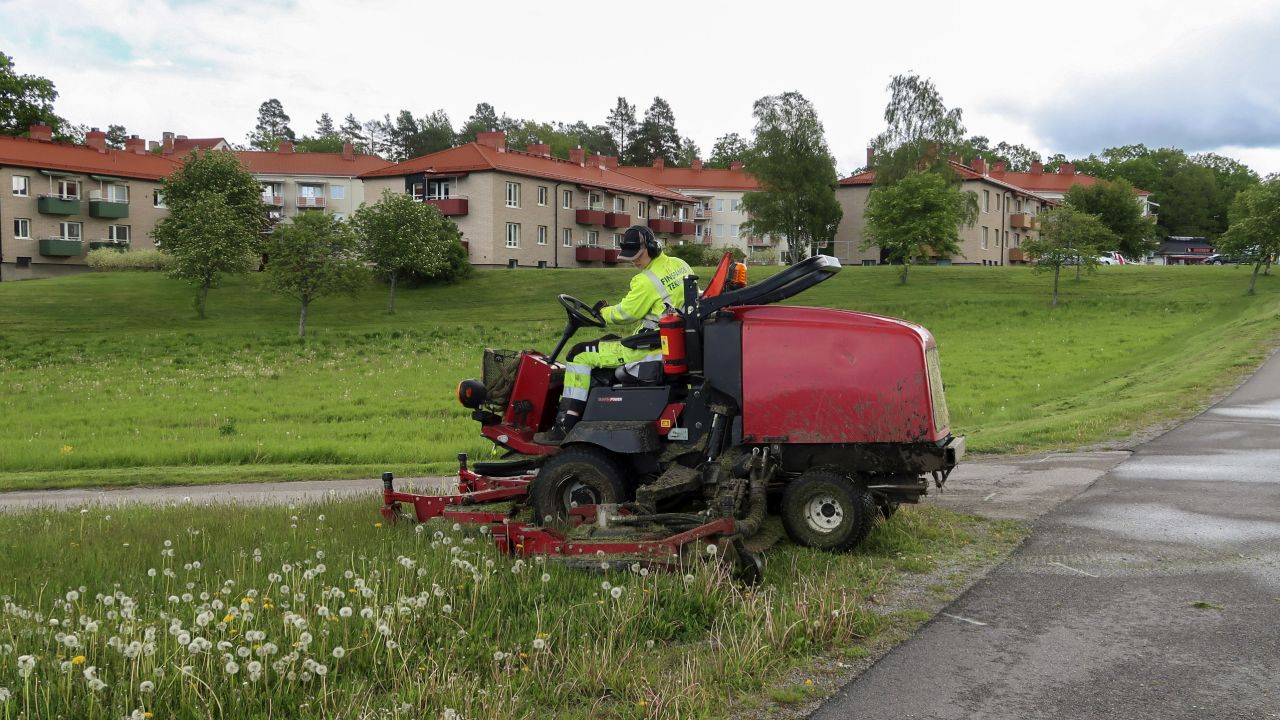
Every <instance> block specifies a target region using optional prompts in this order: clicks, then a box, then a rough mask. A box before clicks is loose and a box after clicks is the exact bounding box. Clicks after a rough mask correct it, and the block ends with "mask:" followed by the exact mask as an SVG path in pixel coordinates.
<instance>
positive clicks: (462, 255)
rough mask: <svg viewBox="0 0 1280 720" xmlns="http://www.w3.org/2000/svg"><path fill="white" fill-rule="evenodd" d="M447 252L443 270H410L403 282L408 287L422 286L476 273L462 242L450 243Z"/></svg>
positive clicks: (454, 279) (447, 281)
mask: <svg viewBox="0 0 1280 720" xmlns="http://www.w3.org/2000/svg"><path fill="white" fill-rule="evenodd" d="M446 252H447V253H448V255H447V257H446V260H445V266H444V268H443V269H442V270H440V271H439V272H436V273H432V274H425V273H421V272H416V271H412V270H410V271H408V272H406V273H405V278H404V280H402V281H401V282H402V283H403V284H404V285H406V286H408V287H421V286H423V285H430V284H432V283H451V282H457V281H458V280H464V279H466V278H469V277H471V275H472V274H473V273H475V268H474V267H472V266H471V260H470V259H469V258H468V257H467V249H466V248H465V247H463V246H462V243H456V242H455V243H450V244H449V249H448V250H447V251H446Z"/></svg>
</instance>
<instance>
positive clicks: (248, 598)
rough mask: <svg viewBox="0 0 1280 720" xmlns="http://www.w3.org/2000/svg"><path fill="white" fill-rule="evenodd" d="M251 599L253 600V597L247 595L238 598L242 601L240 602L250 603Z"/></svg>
mask: <svg viewBox="0 0 1280 720" xmlns="http://www.w3.org/2000/svg"><path fill="white" fill-rule="evenodd" d="M253 601H254V600H253V598H251V597H247V598H240V602H242V603H251V602H253Z"/></svg>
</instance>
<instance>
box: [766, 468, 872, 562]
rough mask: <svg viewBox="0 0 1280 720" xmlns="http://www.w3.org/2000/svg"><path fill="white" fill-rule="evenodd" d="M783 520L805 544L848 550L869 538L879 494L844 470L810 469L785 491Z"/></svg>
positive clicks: (793, 536)
mask: <svg viewBox="0 0 1280 720" xmlns="http://www.w3.org/2000/svg"><path fill="white" fill-rule="evenodd" d="M781 515H782V524H783V526H784V527H786V529H787V534H788V535H790V536H791V539H792V540H794V541H795V542H797V543H799V544H801V545H804V546H805V547H811V548H817V549H819V550H827V551H829V552H844V551H845V550H850V549H852V548H854V547H856V546H857V545H858V544H859V543H861V542H862V541H863V540H865V539H866V537H867V534H868V533H870V532H871V528H872V527H874V526H875V523H876V520H877V519H878V518H879V516H880V508H878V507H876V501H875V498H873V497H872V496H871V493H870V491H868V490H867V489H866V488H862V487H859V486H858V485H857V484H856V483H854V481H853V480H851V479H849V478H848V477H847V476H845V475H844V474H842V473H840V472H838V471H836V470H832V469H829V468H817V469H812V470H806V471H805V472H804V473H803V474H801V475H800V477H798V478H796V479H795V480H794V481H792V482H791V483H790V484H788V485H787V487H786V490H785V491H784V492H783V494H782V513H781Z"/></svg>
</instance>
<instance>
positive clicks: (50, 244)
mask: <svg viewBox="0 0 1280 720" xmlns="http://www.w3.org/2000/svg"><path fill="white" fill-rule="evenodd" d="M40 254H41V255H44V256H45V257H75V256H76V255H83V254H84V241H83V240H75V239H71V238H62V237H56V238H44V239H42V240H41V241H40Z"/></svg>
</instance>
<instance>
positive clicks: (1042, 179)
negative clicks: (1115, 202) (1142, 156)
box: [991, 162, 1159, 222]
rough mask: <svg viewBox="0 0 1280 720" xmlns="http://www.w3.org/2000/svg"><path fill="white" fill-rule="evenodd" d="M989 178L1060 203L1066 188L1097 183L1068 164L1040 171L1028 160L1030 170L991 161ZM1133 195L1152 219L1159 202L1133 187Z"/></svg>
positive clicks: (1154, 218)
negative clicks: (1008, 166) (1014, 170)
mask: <svg viewBox="0 0 1280 720" xmlns="http://www.w3.org/2000/svg"><path fill="white" fill-rule="evenodd" d="M991 177H993V178H995V179H996V180H1002V181H1004V182H1007V183H1011V184H1013V185H1017V186H1018V187H1020V188H1023V189H1025V190H1030V191H1031V192H1033V193H1035V194H1036V195H1039V196H1040V197H1042V198H1045V199H1046V200H1052V201H1054V202H1060V201H1061V200H1062V198H1063V197H1065V196H1066V194H1067V191H1068V190H1070V189H1071V188H1072V187H1074V186H1076V185H1083V186H1085V187H1089V186H1090V185H1093V184H1094V183H1096V182H1098V178H1096V177H1094V176H1092V175H1086V174H1084V173H1078V172H1076V167H1075V165H1073V164H1072V163H1062V164H1061V165H1059V166H1058V171H1057V172H1049V173H1047V172H1045V171H1044V163H1039V162H1034V163H1031V171H1030V172H1010V171H1009V170H1007V169H1006V166H1005V164H1004V163H1002V162H995V163H991ZM1133 194H1134V197H1135V199H1136V200H1137V202H1138V204H1139V205H1140V206H1141V207H1142V214H1143V215H1144V216H1145V217H1148V218H1150V219H1151V221H1152V222H1155V220H1156V208H1158V207H1159V204H1158V203H1154V202H1152V201H1151V193H1150V191H1147V190H1143V189H1141V188H1134V189H1133Z"/></svg>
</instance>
